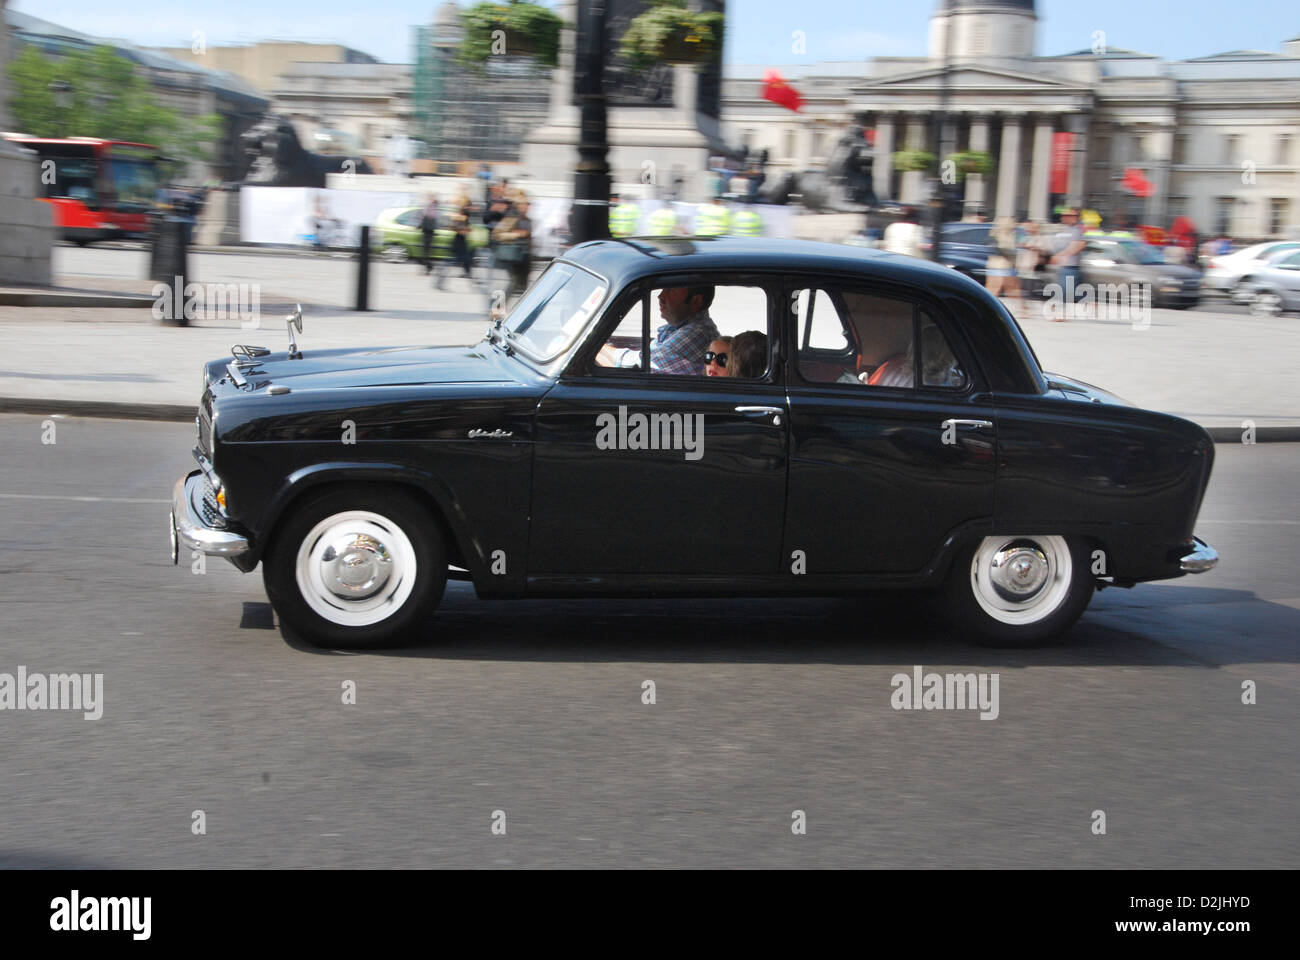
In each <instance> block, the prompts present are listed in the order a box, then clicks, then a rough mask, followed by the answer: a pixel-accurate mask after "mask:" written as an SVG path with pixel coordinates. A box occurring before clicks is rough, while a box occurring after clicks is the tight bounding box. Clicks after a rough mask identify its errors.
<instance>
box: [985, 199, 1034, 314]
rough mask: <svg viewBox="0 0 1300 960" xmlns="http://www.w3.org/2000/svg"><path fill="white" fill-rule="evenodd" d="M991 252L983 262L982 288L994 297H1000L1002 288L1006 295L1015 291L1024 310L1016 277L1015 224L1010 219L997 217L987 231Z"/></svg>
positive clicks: (1018, 279)
mask: <svg viewBox="0 0 1300 960" xmlns="http://www.w3.org/2000/svg"><path fill="white" fill-rule="evenodd" d="M989 240H990V241H991V242H992V246H993V252H992V253H991V254H989V256H988V259H987V260H986V261H985V262H984V286H985V287H987V288H988V291H989V293H991V294H993V296H995V297H1001V296H1002V291H1003V288H1005V289H1006V291H1007V293H1008V295H1010V294H1011V292H1012V291H1013V290H1014V291H1015V297H1016V299H1017V300H1019V301H1020V309H1021V311H1023V310H1024V307H1025V301H1024V297H1023V296H1022V295H1021V292H1020V278H1019V277H1017V276H1016V222H1015V220H1013V219H1011V218H1010V217H998V219H997V220H996V221H995V222H994V224H993V229H992V230H990V231H989Z"/></svg>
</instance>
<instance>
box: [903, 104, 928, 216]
mask: <svg viewBox="0 0 1300 960" xmlns="http://www.w3.org/2000/svg"><path fill="white" fill-rule="evenodd" d="M928 121H929V115H928V114H924V113H917V114H912V115H910V116H909V117H908V118H907V141H906V142H907V149H908V150H924V149H926V146H927V142H928V138H927V137H926V128H927V127H928V126H929V122H928ZM925 177H926V172H925V171H924V170H908V171H907V172H905V173H904V174H903V191H902V192H903V196H902V201H903V202H904V203H909V204H918V203H920V202H921V201H922V200H923V199H924V194H925Z"/></svg>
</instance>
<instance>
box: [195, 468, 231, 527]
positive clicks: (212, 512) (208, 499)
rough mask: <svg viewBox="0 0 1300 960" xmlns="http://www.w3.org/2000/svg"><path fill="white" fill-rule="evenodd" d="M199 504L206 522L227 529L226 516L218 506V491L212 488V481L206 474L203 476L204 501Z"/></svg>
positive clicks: (211, 525)
mask: <svg viewBox="0 0 1300 960" xmlns="http://www.w3.org/2000/svg"><path fill="white" fill-rule="evenodd" d="M198 506H199V512H200V513H202V514H203V522H204V523H205V524H207V525H208V526H209V527H214V528H216V529H218V530H222V529H225V526H226V518H225V517H223V516H222V515H221V508H220V507H219V506H217V491H216V490H214V489H213V488H212V483H211V481H210V480H208V478H207V477H206V476H205V477H204V478H203V502H202V503H200V504H199V505H198Z"/></svg>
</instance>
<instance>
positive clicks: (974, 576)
mask: <svg viewBox="0 0 1300 960" xmlns="http://www.w3.org/2000/svg"><path fill="white" fill-rule="evenodd" d="M1089 560H1090V557H1089V554H1088V552H1087V550H1086V548H1085V546H1084V544H1082V543H1079V542H1072V541H1070V540H1067V539H1066V538H1065V537H1059V536H1048V535H1035V536H997V537H985V538H984V539H983V540H981V541H980V542H979V543H976V544H974V545H972V546H969V547H967V548H966V549H965V550H964V551H962V553H961V554H960V555H959V556H958V557H957V559H956V560H955V561H954V562H953V566H952V570H951V571H950V572H949V575H948V581H947V583H946V585H945V592H946V594H947V596H946V600H947V607H948V611H949V614H950V616H951V617H952V618H953V620H954V622H955V624H956V625H957V626H958V627H960V628H962V629H969V630H971V631H972V632H973V634H974V635H975V639H976V640H977V641H979V642H981V643H986V644H990V645H993V646H1008V647H1025V646H1033V645H1035V644H1039V643H1043V642H1045V641H1047V640H1050V639H1052V638H1053V637H1055V636H1057V635H1059V634H1061V633H1063V632H1064V631H1065V630H1067V629H1069V627H1070V626H1071V625H1072V624H1073V623H1074V622H1075V621H1076V620H1077V619H1079V616H1080V615H1081V614H1082V613H1083V611H1084V609H1085V608H1086V607H1087V606H1088V601H1089V600H1091V599H1092V593H1093V590H1094V588H1095V583H1094V580H1093V577H1092V574H1091V572H1090V570H1089Z"/></svg>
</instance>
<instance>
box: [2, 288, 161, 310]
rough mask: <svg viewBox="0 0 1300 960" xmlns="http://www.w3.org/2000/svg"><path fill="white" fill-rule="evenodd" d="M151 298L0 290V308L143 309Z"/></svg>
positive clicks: (148, 304) (150, 301)
mask: <svg viewBox="0 0 1300 960" xmlns="http://www.w3.org/2000/svg"><path fill="white" fill-rule="evenodd" d="M154 302H155V300H154V298H153V297H137V296H131V295H130V294H110V293H26V292H23V293H16V292H14V291H12V290H0V307H130V308H137V307H144V308H145V309H148V308H150V307H152V306H153V305H154Z"/></svg>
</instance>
